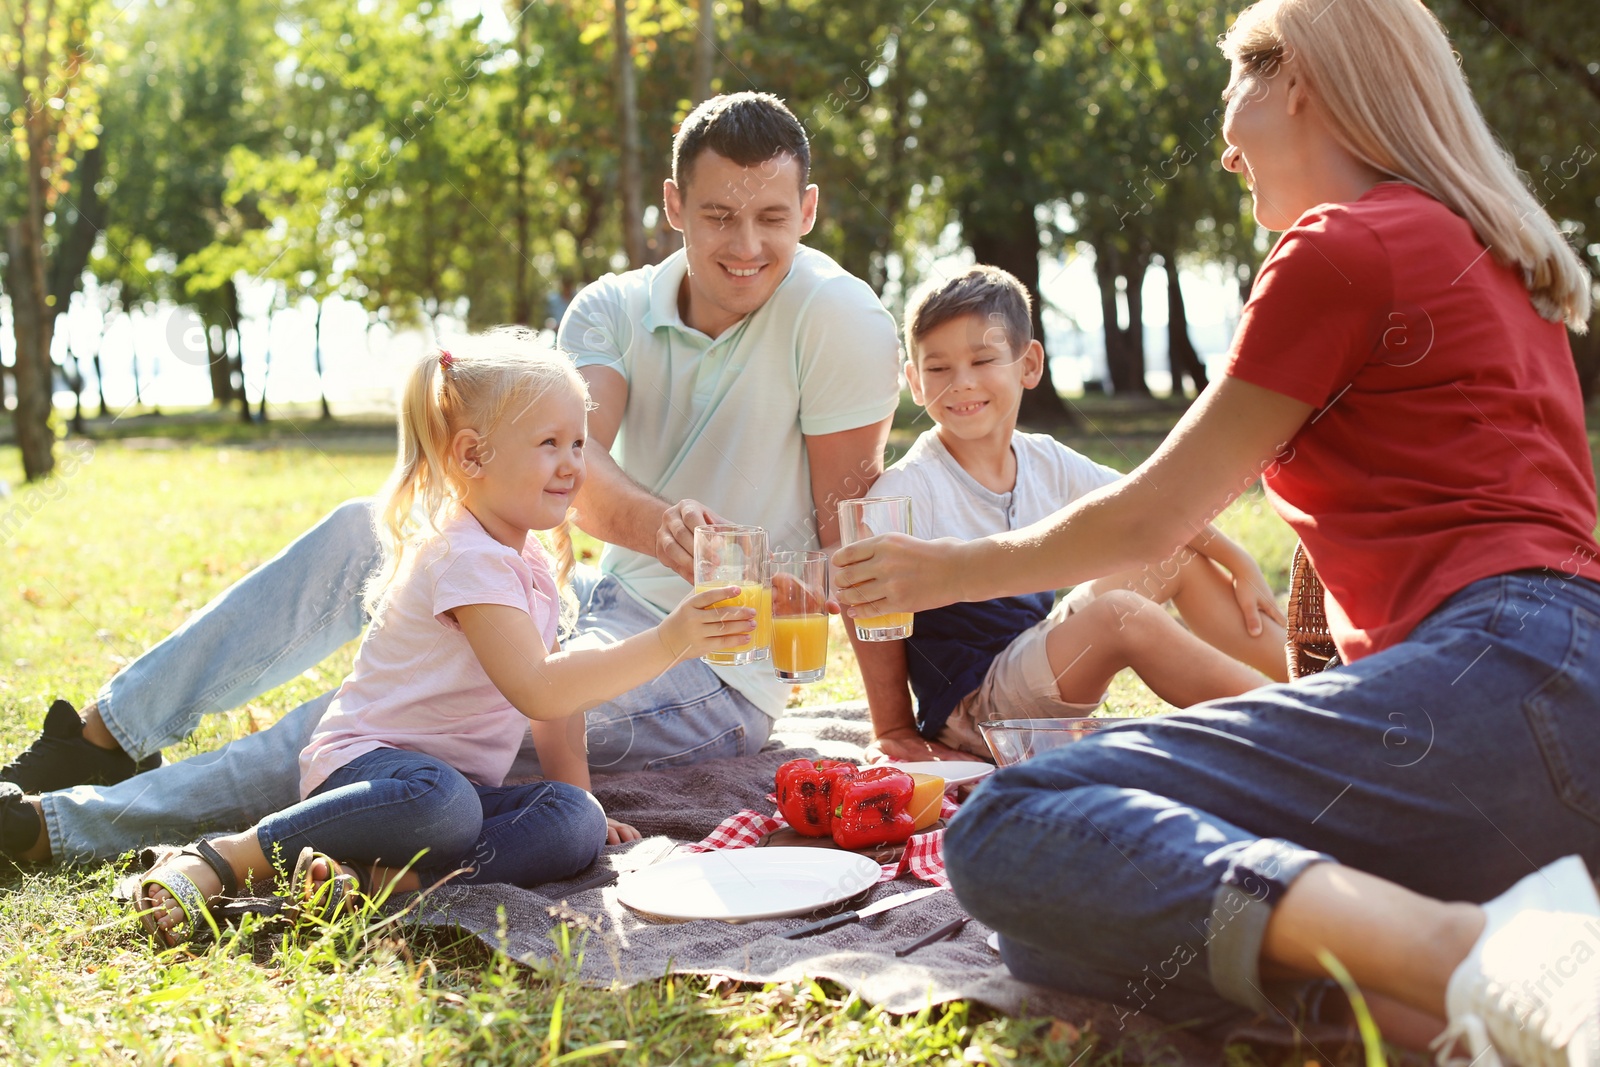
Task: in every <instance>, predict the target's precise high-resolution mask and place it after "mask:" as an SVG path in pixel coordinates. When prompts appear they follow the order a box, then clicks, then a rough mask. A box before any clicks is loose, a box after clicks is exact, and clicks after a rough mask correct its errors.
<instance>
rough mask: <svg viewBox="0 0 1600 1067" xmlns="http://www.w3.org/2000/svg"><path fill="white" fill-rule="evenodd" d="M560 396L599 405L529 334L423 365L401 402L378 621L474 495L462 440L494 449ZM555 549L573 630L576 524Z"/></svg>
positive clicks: (372, 596)
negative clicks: (510, 425)
mask: <svg viewBox="0 0 1600 1067" xmlns="http://www.w3.org/2000/svg"><path fill="white" fill-rule="evenodd" d="M553 389H570V390H572V392H573V394H575V395H576V396H578V397H579V398H580V399H581V400H582V401H583V403H584V405H585V406H586V407H587V406H588V404H589V391H588V388H587V386H586V385H585V384H584V381H583V378H582V377H581V376H580V375H579V374H578V372H577V370H576V369H575V368H574V367H573V364H572V360H571V359H569V358H568V357H567V355H566V354H565V353H564V352H561V351H560V350H558V349H555V348H552V347H550V346H549V345H547V344H545V343H543V342H541V341H540V340H539V339H538V338H537V336H536V335H535V334H534V333H533V331H531V330H528V329H525V328H523V327H521V326H497V327H495V328H494V329H492V330H488V331H486V332H484V333H481V334H476V335H474V336H471V337H463V338H459V339H457V340H453V341H451V342H450V343H449V345H448V347H446V348H441V349H435V350H433V351H431V352H429V353H428V354H427V355H425V356H423V357H422V358H421V359H419V360H418V361H417V364H416V366H415V367H413V368H412V369H411V373H410V374H409V375H407V377H406V383H405V391H404V392H403V393H402V395H401V398H400V418H399V421H400V426H399V431H400V432H399V437H400V441H399V454H398V456H396V458H395V464H394V471H393V472H392V473H391V474H390V475H389V480H388V481H387V482H385V483H384V486H383V488H382V489H381V490H379V492H378V498H377V501H376V507H375V508H374V509H373V510H374V522H375V524H376V526H377V531H378V543H379V544H380V545H381V546H382V548H383V563H382V566H381V567H380V568H379V570H378V572H377V573H376V574H374V575H373V576H372V578H371V579H370V580H368V582H367V585H366V589H365V590H364V600H365V605H366V608H367V611H368V613H369V614H371V615H372V616H373V618H374V619H376V618H378V617H379V616H380V615H381V613H382V609H383V602H384V596H385V594H386V593H387V592H388V590H389V587H390V586H391V585H393V584H394V580H395V578H396V577H397V576H398V575H399V574H400V573H401V570H402V568H403V567H404V566H406V565H407V564H408V563H409V561H410V556H411V554H412V553H413V551H414V550H415V548H416V547H417V545H418V543H419V542H421V541H423V540H425V539H427V538H429V537H433V536H438V535H439V527H440V524H441V521H442V520H443V519H444V517H445V515H446V514H447V512H448V510H449V509H450V508H451V507H452V505H453V504H455V503H456V502H458V501H459V500H461V498H462V497H463V495H464V493H465V488H464V487H465V479H464V478H463V477H462V474H461V472H460V470H459V469H458V468H457V467H456V466H455V464H454V463H453V462H452V460H451V455H450V442H451V441H452V440H453V439H454V438H455V435H456V434H457V433H458V432H460V431H461V430H463V429H468V428H470V429H474V430H476V431H478V433H479V434H480V435H482V436H483V437H485V438H488V439H489V440H490V441H491V446H490V447H491V448H492V440H493V433H494V430H495V428H496V427H497V426H499V425H500V421H501V420H502V419H503V418H504V417H505V416H506V415H507V414H508V413H520V412H521V411H522V410H523V409H525V408H526V407H528V406H529V405H530V404H533V403H535V402H537V401H538V400H539V399H540V398H541V397H543V396H544V395H545V394H546V393H548V392H550V391H551V390H553ZM490 454H491V456H492V452H491V453H490ZM491 462H492V460H491ZM550 540H551V547H552V549H553V550H554V552H555V555H556V558H557V560H558V563H559V567H558V570H557V574H556V580H557V583H558V585H559V587H560V588H561V590H562V601H563V605H562V607H563V610H562V617H563V621H567V620H568V617H569V616H570V615H571V614H572V611H573V609H575V607H576V604H575V602H573V600H572V598H571V596H570V594H569V593H568V592H567V579H568V577H569V576H570V575H571V573H572V568H573V562H574V561H573V552H572V538H571V534H570V531H569V530H568V527H567V523H565V522H563V523H562V524H561V525H560V526H558V527H556V528H555V529H554V530H552V531H550Z"/></svg>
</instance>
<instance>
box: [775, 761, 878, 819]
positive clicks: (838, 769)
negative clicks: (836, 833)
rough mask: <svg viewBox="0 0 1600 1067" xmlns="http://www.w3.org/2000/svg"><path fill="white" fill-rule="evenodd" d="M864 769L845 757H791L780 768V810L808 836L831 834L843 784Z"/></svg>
mask: <svg viewBox="0 0 1600 1067" xmlns="http://www.w3.org/2000/svg"><path fill="white" fill-rule="evenodd" d="M860 770H861V768H859V767H857V766H856V765H855V764H854V763H848V762H846V761H844V760H836V759H819V760H809V759H792V760H790V761H789V762H788V763H785V764H784V765H783V766H781V767H779V768H778V774H777V786H778V813H779V814H780V815H782V816H783V819H784V821H785V822H787V823H788V824H789V825H790V826H792V827H793V828H794V829H795V830H796V831H798V832H800V833H802V834H805V835H806V836H807V837H827V836H828V835H829V834H830V833H832V832H833V809H834V808H835V807H837V806H838V803H839V796H838V790H839V783H840V782H842V781H845V780H846V779H848V778H851V777H853V776H854V775H856V774H857V773H859V772H860Z"/></svg>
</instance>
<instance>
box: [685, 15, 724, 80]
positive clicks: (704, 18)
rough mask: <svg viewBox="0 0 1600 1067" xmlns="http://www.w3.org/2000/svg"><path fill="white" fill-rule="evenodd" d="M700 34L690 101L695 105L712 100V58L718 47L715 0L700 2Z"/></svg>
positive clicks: (695, 42) (697, 42) (696, 39)
mask: <svg viewBox="0 0 1600 1067" xmlns="http://www.w3.org/2000/svg"><path fill="white" fill-rule="evenodd" d="M699 14H700V32H699V34H698V35H697V36H696V37H695V39H694V84H693V86H692V87H691V89H692V92H691V94H690V97H689V99H690V100H691V101H693V102H694V103H695V104H699V103H700V102H701V101H702V100H709V99H710V98H711V57H712V54H713V52H714V51H715V49H716V47H717V10H716V2H715V0H700V11H699Z"/></svg>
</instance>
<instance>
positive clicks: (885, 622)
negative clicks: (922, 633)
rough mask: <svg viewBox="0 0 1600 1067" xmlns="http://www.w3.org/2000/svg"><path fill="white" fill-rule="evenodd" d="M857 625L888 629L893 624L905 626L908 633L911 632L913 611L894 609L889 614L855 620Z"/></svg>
mask: <svg viewBox="0 0 1600 1067" xmlns="http://www.w3.org/2000/svg"><path fill="white" fill-rule="evenodd" d="M855 623H856V626H857V627H859V628H860V629H863V630H887V629H889V628H890V627H892V626H904V627H905V628H906V633H907V634H909V633H910V632H911V612H909V611H893V612H890V613H889V614H888V615H871V616H868V617H867V618H865V619H861V618H858V619H856V620H855Z"/></svg>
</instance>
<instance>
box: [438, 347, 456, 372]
mask: <svg viewBox="0 0 1600 1067" xmlns="http://www.w3.org/2000/svg"><path fill="white" fill-rule="evenodd" d="M455 365H456V357H455V356H452V355H451V354H450V353H449V351H448V350H446V349H443V348H441V349H439V366H441V367H445V368H449V367H453V366H455Z"/></svg>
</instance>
